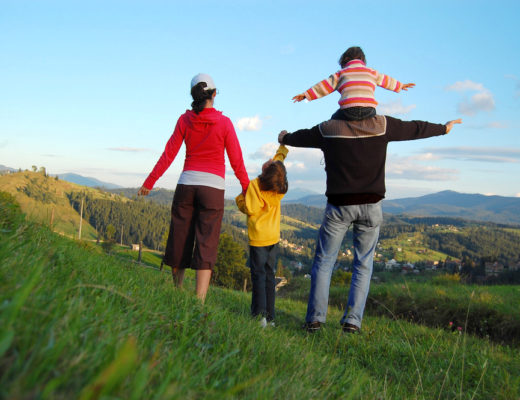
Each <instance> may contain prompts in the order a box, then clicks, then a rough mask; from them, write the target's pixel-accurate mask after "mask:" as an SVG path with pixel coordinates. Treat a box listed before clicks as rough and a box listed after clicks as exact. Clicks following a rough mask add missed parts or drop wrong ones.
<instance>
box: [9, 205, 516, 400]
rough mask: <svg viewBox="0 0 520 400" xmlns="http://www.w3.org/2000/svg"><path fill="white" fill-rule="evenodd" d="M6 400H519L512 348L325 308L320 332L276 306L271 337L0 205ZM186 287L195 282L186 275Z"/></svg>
mask: <svg viewBox="0 0 520 400" xmlns="http://www.w3.org/2000/svg"><path fill="white" fill-rule="evenodd" d="M0 259H1V260H2V263H1V264H0V304H2V307H1V309H0V371H1V374H0V398H6V399H7V398H9V399H26V398H42V399H71V398H80V399H97V398H104V399H108V398H124V399H143V398H146V399H195V398H196V399H215V398H219V399H234V398H236V399H314V398H320V399H321V398H331V399H336V398H337V399H340V398H341V399H375V398H378V399H416V398H428V399H429V398H459V399H489V398H494V399H513V398H518V397H519V396H520V378H519V377H520V360H519V358H518V357H517V349H514V348H510V347H505V346H500V345H496V344H493V343H490V342H488V341H487V340H483V339H479V338H476V337H473V336H471V335H467V334H466V333H465V332H463V331H462V332H461V333H459V332H458V331H455V332H449V331H446V330H444V329H431V328H426V327H424V326H421V325H416V324H411V323H406V322H400V321H393V320H391V319H388V318H384V317H372V316H370V315H368V316H367V317H366V320H365V323H364V326H363V333H362V334H360V335H345V334H343V333H342V332H341V330H340V328H339V325H338V324H337V321H338V320H339V319H340V317H341V312H340V311H339V310H338V309H336V308H334V307H331V308H330V312H329V323H328V324H327V326H326V327H325V328H324V329H323V330H322V331H321V332H318V333H317V334H314V335H310V334H307V333H305V332H304V331H302V330H301V329H300V324H301V322H302V319H303V316H304V313H305V304H304V303H302V302H299V301H294V300H290V299H279V300H278V301H277V310H278V316H277V326H276V327H275V328H268V329H264V330H262V329H260V328H259V326H258V322H257V321H255V320H252V319H251V318H250V317H249V305H250V294H247V293H242V292H235V291H230V290H223V289H219V288H216V287H212V288H211V289H210V292H209V295H208V299H207V302H206V304H205V305H201V304H200V303H199V302H198V301H197V300H196V298H195V296H194V295H193V292H194V290H193V281H192V279H187V285H186V287H185V288H184V289H182V290H178V289H174V288H173V287H172V283H171V276H170V275H169V274H168V273H166V272H163V273H160V272H159V271H157V270H155V269H150V268H143V267H141V266H139V265H136V264H135V263H131V262H127V261H124V260H122V259H121V258H119V257H111V256H107V255H105V254H102V253H100V252H99V251H98V250H97V248H96V247H95V246H94V245H92V244H88V243H85V242H77V241H73V240H70V239H67V238H65V237H61V236H58V235H55V234H53V233H51V232H50V231H49V230H48V229H47V228H45V227H42V226H39V225H34V224H32V223H27V222H25V221H23V220H22V219H21V217H20V215H19V213H18V212H17V210H16V207H14V206H12V205H10V204H9V203H6V202H5V201H0ZM188 278H190V277H188Z"/></svg>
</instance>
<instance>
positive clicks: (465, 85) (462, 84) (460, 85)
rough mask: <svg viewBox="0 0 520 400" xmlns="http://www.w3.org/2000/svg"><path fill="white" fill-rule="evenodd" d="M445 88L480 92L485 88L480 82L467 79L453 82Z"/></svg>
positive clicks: (456, 90)
mask: <svg viewBox="0 0 520 400" xmlns="http://www.w3.org/2000/svg"><path fill="white" fill-rule="evenodd" d="M446 90H453V91H455V92H466V91H468V90H469V91H476V92H481V91H483V90H486V89H485V88H484V85H482V83H477V82H473V81H470V80H469V79H468V80H465V81H459V82H455V83H454V84H453V85H450V86H447V87H446Z"/></svg>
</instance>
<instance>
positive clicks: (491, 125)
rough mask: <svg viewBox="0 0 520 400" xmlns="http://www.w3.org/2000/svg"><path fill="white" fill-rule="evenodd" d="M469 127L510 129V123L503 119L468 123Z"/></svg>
mask: <svg viewBox="0 0 520 400" xmlns="http://www.w3.org/2000/svg"><path fill="white" fill-rule="evenodd" d="M467 127H468V128H472V129H508V128H509V124H508V123H506V122H501V121H491V122H488V123H487V124H481V125H467Z"/></svg>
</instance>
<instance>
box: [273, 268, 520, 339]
mask: <svg viewBox="0 0 520 400" xmlns="http://www.w3.org/2000/svg"><path fill="white" fill-rule="evenodd" d="M393 275H395V276H396V278H395V279H392V280H391V281H390V282H384V283H372V285H371V288H370V293H369V296H368V299H367V306H366V308H367V312H368V313H369V314H371V315H380V316H386V317H388V318H397V319H403V320H408V321H413V322H417V323H420V324H424V325H428V326H430V327H433V328H445V329H448V328H449V326H450V323H451V324H452V329H456V328H457V327H459V326H460V327H463V328H464V330H465V331H466V332H469V333H471V334H475V335H478V336H479V337H483V338H488V339H491V340H493V341H496V342H499V343H507V344H511V345H513V346H515V347H517V346H519V345H520V314H519V313H518V304H519V303H520V286H518V285H507V286H478V285H465V284H461V283H460V282H455V281H450V280H448V279H442V278H443V276H440V275H439V274H435V275H433V274H430V276H426V274H422V275H417V276H415V275H412V276H410V277H407V276H406V275H405V276H403V275H400V274H395V273H394V274H393ZM448 276H453V275H448ZM425 279H429V280H428V281H425ZM309 290H310V281H309V280H308V279H304V278H303V277H298V278H295V279H293V281H292V282H291V284H290V285H287V286H284V287H283V288H282V289H281V295H282V296H284V297H287V298H292V299H296V300H300V301H305V300H306V299H307V296H308V293H309ZM347 298H348V287H345V286H339V287H334V286H333V287H331V289H330V295H329V304H330V305H332V306H334V307H337V308H338V309H344V307H345V304H346V301H347Z"/></svg>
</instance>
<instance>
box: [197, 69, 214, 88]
mask: <svg viewBox="0 0 520 400" xmlns="http://www.w3.org/2000/svg"><path fill="white" fill-rule="evenodd" d="M200 82H205V83H206V87H205V88H204V90H211V89H216V87H215V83H214V82H213V79H211V76H209V75H208V74H202V73H201V74H197V75H195V76H194V77H193V79H192V80H191V87H193V86H195V85H196V84H197V83H200Z"/></svg>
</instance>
